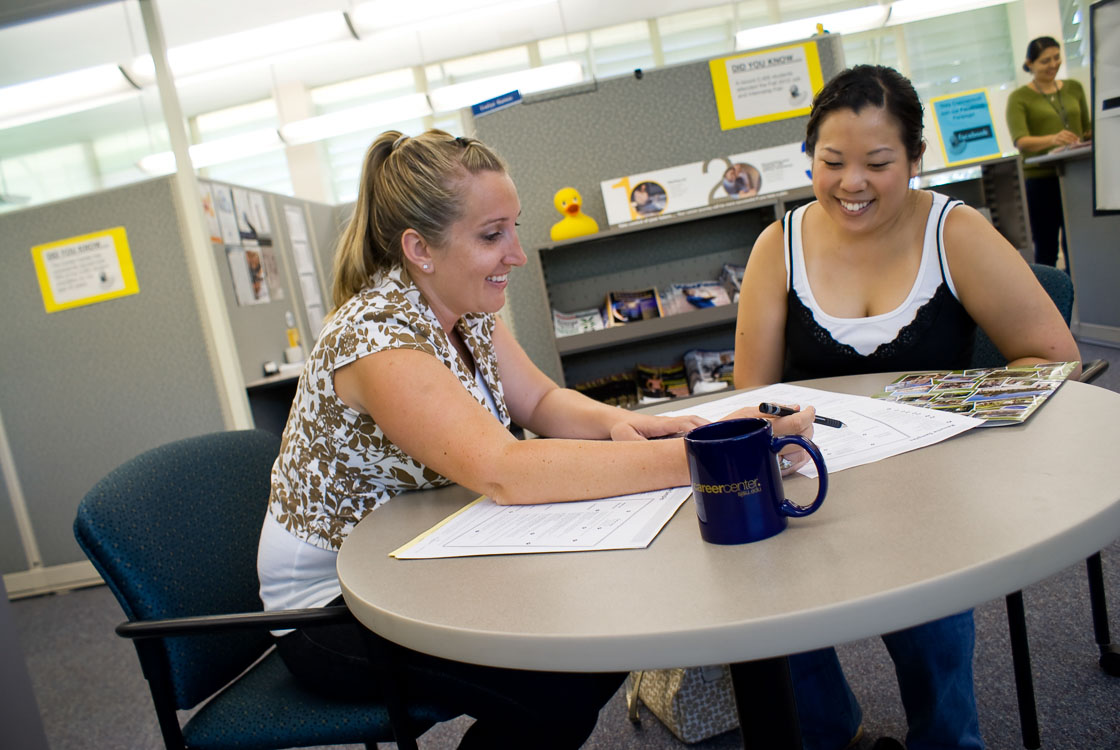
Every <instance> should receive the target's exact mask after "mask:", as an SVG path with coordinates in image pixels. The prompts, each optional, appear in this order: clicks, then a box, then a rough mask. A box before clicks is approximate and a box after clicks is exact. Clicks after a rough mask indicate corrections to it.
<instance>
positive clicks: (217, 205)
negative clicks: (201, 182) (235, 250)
mask: <svg viewBox="0 0 1120 750" xmlns="http://www.w3.org/2000/svg"><path fill="white" fill-rule="evenodd" d="M210 194H211V195H212V196H213V198H214V211H215V213H217V214H218V225H219V226H220V227H221V234H222V243H224V244H226V245H240V244H241V233H240V232H238V231H237V210H236V209H235V208H234V206H233V191H232V190H230V189H229V187H227V186H226V185H211V186H210Z"/></svg>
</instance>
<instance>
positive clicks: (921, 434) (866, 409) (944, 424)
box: [667, 383, 983, 477]
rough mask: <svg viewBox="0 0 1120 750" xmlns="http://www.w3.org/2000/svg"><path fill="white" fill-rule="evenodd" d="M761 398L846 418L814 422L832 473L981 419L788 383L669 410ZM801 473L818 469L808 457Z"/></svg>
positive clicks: (701, 412)
mask: <svg viewBox="0 0 1120 750" xmlns="http://www.w3.org/2000/svg"><path fill="white" fill-rule="evenodd" d="M763 401H768V402H770V403H774V404H782V405H787V406H792V405H797V406H801V407H805V406H812V407H814V408H815V409H816V410H817V414H818V415H819V416H824V417H831V418H832V419H837V420H840V421H841V422H843V423H844V426H843V427H840V428H834V427H826V426H824V425H819V424H818V425H814V429H813V442H814V443H816V444H817V447H818V448H820V449H821V455H822V456H824V462H825V466H827V467H828V471H829V473H830V474H835V473H836V472H838V471H842V470H844V469H850V468H851V467H853V466H860V465H862V464H867V463H872V462H874V461H879V460H881V459H884V458H889V457H890V456H897V455H898V454H900V453H906V452H907V451H912V450H916V449H918V448H923V447H925V446H927V445H933V444H934V443H938V442H940V441H942V440H945V439H946V438H950V437H952V436H953V435H957V434H960V433H962V432H964V431H966V430H970V429H972V428H973V427H977V426H979V425H981V424H983V420H981V419H974V418H973V417H966V416H962V415H960V414H953V413H950V412H940V411H933V410H930V409H921V408H918V407H915V406H908V405H906V404H902V403H896V402H893V401H884V400H881V399H873V398H870V397H868V396H850V395H848V394H845V393H832V392H831V391H822V390H818V389H816V388H806V387H804V386H799V385H789V384H786V383H776V384H774V385H768V386H766V387H764V388H757V389H755V390H753V391H745V392H743V393H735V394H733V395H730V396H727V397H726V398H722V399H718V400H716V401H709V402H707V403H704V404H700V405H699V406H694V407H691V408H687V409H680V410H678V411H673V412H667V413H668V414H674V415H675V414H696V415H698V416H701V417H704V418H705V419H710V420H713V421H714V420H717V419H722V418H723V417H725V416H727V415H728V414H730V413H731V412H733V411H735V410H737V409H742V408H743V407H745V406H758V404H759V403H761V402H763ZM799 473H801V474H804V475H805V476H808V477H815V476H816V475H817V469H816V466H814V465H813V463H812V462H809V463H808V464H806V465H805V466H803V467H802V468H801V469H800V470H799Z"/></svg>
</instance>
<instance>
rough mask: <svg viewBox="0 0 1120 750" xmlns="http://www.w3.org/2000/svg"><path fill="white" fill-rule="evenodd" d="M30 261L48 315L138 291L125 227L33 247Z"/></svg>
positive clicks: (138, 286)
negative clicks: (32, 262)
mask: <svg viewBox="0 0 1120 750" xmlns="http://www.w3.org/2000/svg"><path fill="white" fill-rule="evenodd" d="M31 258H32V260H33V261H34V263H35V274H36V276H38V279H39V290H40V291H41V292H42V295H43V307H45V308H46V310H47V312H48V313H53V312H58V311H59V310H69V309H70V308H72V307H81V306H82V305H92V304H94V303H95V302H104V301H106V300H110V299H116V298H117V297H125V296H128V295H130V294H136V293H137V292H139V291H140V285H139V283H138V282H137V280H136V269H135V267H134V266H133V265H132V254H131V253H130V252H129V249H128V236H127V234H126V233H125V229H124V227H113V228H112V229H105V230H103V231H100V232H91V233H90V234H83V235H79V236H77V237H67V238H66V239H62V240H56V241H54V242H47V243H45V244H42V245H36V246H34V247H32V248H31Z"/></svg>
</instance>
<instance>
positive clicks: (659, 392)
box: [635, 362, 689, 404]
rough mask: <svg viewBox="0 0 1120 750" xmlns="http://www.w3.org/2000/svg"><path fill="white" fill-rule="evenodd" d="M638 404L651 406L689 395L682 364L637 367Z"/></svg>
mask: <svg viewBox="0 0 1120 750" xmlns="http://www.w3.org/2000/svg"><path fill="white" fill-rule="evenodd" d="M635 370H636V372H637V376H638V391H639V393H640V399H639V403H642V404H652V403H657V402H658V401H665V400H667V399H671V398H679V397H682V396H687V395H689V393H688V375H687V374H686V372H685V368H684V363H682V362H677V363H675V364H672V365H667V366H657V365H641V364H640V365H637V366H636V367H635Z"/></svg>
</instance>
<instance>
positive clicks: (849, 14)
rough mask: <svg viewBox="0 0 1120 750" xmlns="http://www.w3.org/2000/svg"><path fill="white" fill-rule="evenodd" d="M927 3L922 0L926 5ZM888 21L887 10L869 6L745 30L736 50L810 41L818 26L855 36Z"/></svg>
mask: <svg viewBox="0 0 1120 750" xmlns="http://www.w3.org/2000/svg"><path fill="white" fill-rule="evenodd" d="M924 1H925V0H923V2H924ZM886 20H887V7H886V6H884V5H869V6H867V7H865V8H852V9H851V10H842V11H840V12H839V13H828V14H825V15H823V16H810V17H809V18H800V19H798V20H796V21H786V22H784V23H775V24H771V25H769V26H761V27H759V28H756V29H744V30H742V31H740V32H738V33H736V34H735V48H736V49H739V50H748V49H758V48H760V47H771V46H773V45H775V44H782V43H784V42H792V41H795V40H797V39H808V38H809V37H811V36H814V35H815V34H816V33H817V24H821V25H822V26H824V28H825V30H826V31H830V32H832V33H834V34H855V33H857V32H860V31H869V30H870V29H876V28H879V27H880V26H882V25H883V23H884V22H885V21H886Z"/></svg>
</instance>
